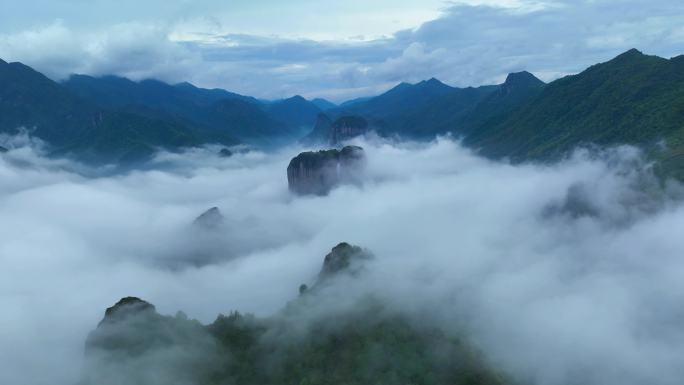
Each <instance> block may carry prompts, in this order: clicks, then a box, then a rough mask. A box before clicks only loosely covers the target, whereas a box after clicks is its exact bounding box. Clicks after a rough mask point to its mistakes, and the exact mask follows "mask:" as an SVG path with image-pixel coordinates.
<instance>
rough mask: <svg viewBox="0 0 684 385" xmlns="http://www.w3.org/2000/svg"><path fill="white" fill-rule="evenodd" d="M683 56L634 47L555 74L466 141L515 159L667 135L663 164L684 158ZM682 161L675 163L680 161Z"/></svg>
mask: <svg viewBox="0 0 684 385" xmlns="http://www.w3.org/2000/svg"><path fill="white" fill-rule="evenodd" d="M683 129H684V57H681V56H680V57H676V58H673V59H671V60H667V59H663V58H659V57H656V56H646V55H643V54H642V53H640V52H639V51H637V50H630V51H628V52H626V53H624V54H622V55H620V56H618V57H616V58H615V59H613V60H611V61H609V62H606V63H602V64H598V65H595V66H592V67H590V68H589V69H587V70H586V71H584V72H582V73H580V74H578V75H574V76H568V77H565V78H562V79H559V80H556V81H554V82H552V83H550V84H549V85H548V86H546V87H545V88H544V89H543V91H542V92H540V93H539V94H538V95H537V96H536V97H534V98H533V99H532V100H530V101H529V102H528V103H526V104H525V105H524V106H522V107H521V108H519V109H517V110H515V111H513V112H512V113H511V114H510V115H509V116H508V117H506V118H505V119H502V120H501V121H499V122H494V123H493V124H489V125H485V126H483V127H481V128H480V129H479V130H477V131H475V132H473V133H472V134H471V135H469V136H468V137H467V138H466V141H465V143H466V144H468V145H470V146H474V147H478V148H480V149H481V151H482V153H483V154H485V155H487V156H491V157H495V158H499V157H511V158H512V159H514V160H526V159H554V158H556V157H558V156H560V155H562V154H564V153H566V152H567V151H570V150H572V149H574V148H575V147H576V146H578V145H583V144H589V143H593V144H598V145H618V144H633V145H640V146H645V147H647V148H651V147H653V146H654V145H655V144H656V143H658V142H659V141H661V140H665V141H666V143H667V144H668V146H670V149H669V150H668V151H667V153H665V154H663V155H662V156H661V158H662V159H663V160H664V161H665V162H666V163H672V161H673V160H676V159H677V158H679V157H681V154H682V150H684V147H682V145H683V144H684V143H683V140H684V131H683ZM675 163H677V162H675Z"/></svg>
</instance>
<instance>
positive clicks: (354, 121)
mask: <svg viewBox="0 0 684 385" xmlns="http://www.w3.org/2000/svg"><path fill="white" fill-rule="evenodd" d="M368 131H370V124H369V123H368V121H367V120H366V119H365V118H363V117H360V116H343V117H340V118H338V119H337V120H335V121H334V122H333V121H332V120H331V119H330V117H328V115H326V114H323V113H321V114H319V115H318V119H317V120H316V124H315V125H314V128H313V130H312V131H311V133H309V135H307V136H306V137H304V138H303V139H302V143H305V144H315V143H327V144H329V145H331V146H335V145H338V144H340V143H342V142H344V141H346V140H349V139H353V138H355V137H357V136H362V135H365V134H366V133H368Z"/></svg>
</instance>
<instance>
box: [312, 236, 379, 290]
mask: <svg viewBox="0 0 684 385" xmlns="http://www.w3.org/2000/svg"><path fill="white" fill-rule="evenodd" d="M369 259H371V254H370V252H368V251H367V250H365V249H362V248H361V247H359V246H353V245H350V244H349V243H346V242H342V243H340V244H339V245H337V246H335V247H333V248H332V250H331V251H330V253H328V254H327V255H326V256H325V259H324V260H323V268H322V269H321V272H320V273H319V274H318V279H319V281H320V280H324V279H327V278H330V277H333V276H335V275H337V274H340V273H343V272H344V273H349V274H352V275H355V274H357V273H358V271H359V269H360V267H361V266H360V263H361V262H363V261H366V260H369Z"/></svg>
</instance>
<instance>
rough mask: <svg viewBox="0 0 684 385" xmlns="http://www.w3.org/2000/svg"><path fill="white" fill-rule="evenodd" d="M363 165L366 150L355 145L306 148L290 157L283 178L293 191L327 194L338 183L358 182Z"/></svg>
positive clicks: (307, 193) (303, 193)
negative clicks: (318, 148) (308, 149)
mask: <svg viewBox="0 0 684 385" xmlns="http://www.w3.org/2000/svg"><path fill="white" fill-rule="evenodd" d="M365 166H366V154H365V152H364V150H363V148H361V147H358V146H346V147H344V148H342V149H341V150H338V149H330V150H321V151H317V152H315V151H307V152H303V153H301V154H299V155H297V156H296V157H294V158H292V160H291V161H290V164H289V165H288V166H287V182H288V186H289V188H290V191H291V192H293V193H294V194H297V195H327V194H328V193H329V192H330V191H331V190H332V189H333V188H335V187H337V186H339V185H342V184H360V182H361V179H362V174H363V172H364V168H365Z"/></svg>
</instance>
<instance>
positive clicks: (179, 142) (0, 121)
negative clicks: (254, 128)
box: [0, 61, 237, 162]
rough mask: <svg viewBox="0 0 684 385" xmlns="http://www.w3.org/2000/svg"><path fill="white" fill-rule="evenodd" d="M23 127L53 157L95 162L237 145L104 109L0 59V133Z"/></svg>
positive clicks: (169, 122) (166, 121) (154, 118)
mask: <svg viewBox="0 0 684 385" xmlns="http://www.w3.org/2000/svg"><path fill="white" fill-rule="evenodd" d="M22 128H23V129H26V130H27V131H28V132H30V133H31V135H34V136H36V137H38V138H40V139H42V140H44V141H46V142H47V143H48V144H49V145H50V148H49V150H50V152H51V153H52V154H54V155H69V156H74V157H77V158H79V159H82V160H88V161H94V162H130V161H138V160H142V159H145V158H147V157H149V156H150V155H152V154H153V153H154V152H155V151H156V150H157V149H158V148H165V149H169V150H174V149H177V148H179V147H186V146H197V145H201V144H204V143H208V142H217V143H223V144H236V143H237V141H236V140H235V139H232V138H231V137H229V136H227V135H213V134H210V133H207V132H204V131H203V130H201V129H197V128H193V127H190V126H187V125H185V124H184V123H183V122H181V121H178V120H175V119H171V118H169V117H167V116H163V115H160V114H152V113H140V111H127V110H125V109H118V110H117V109H107V108H102V107H101V106H98V105H95V104H93V103H91V102H90V101H89V100H87V99H83V98H81V97H79V96H77V95H74V94H73V93H72V92H70V91H69V90H68V89H66V88H65V87H63V86H62V85H60V84H58V83H55V82H54V81H52V80H50V79H48V78H47V77H45V76H44V75H42V74H41V73H39V72H37V71H35V70H33V69H31V68H30V67H28V66H25V65H23V64H21V63H6V62H4V61H0V132H5V133H16V132H18V130H19V129H22Z"/></svg>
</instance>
